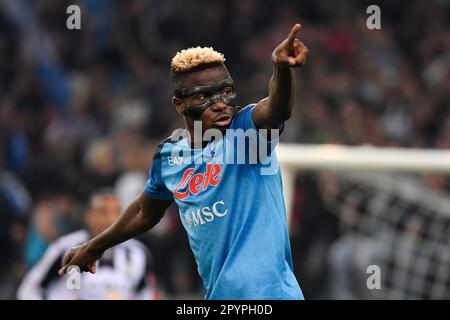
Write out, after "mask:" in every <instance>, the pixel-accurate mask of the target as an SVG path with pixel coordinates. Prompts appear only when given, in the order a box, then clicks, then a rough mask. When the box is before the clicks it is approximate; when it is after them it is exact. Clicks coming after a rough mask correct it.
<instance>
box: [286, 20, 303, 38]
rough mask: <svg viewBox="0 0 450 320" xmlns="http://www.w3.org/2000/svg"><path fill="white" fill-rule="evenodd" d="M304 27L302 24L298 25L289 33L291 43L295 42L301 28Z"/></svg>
mask: <svg viewBox="0 0 450 320" xmlns="http://www.w3.org/2000/svg"><path fill="white" fill-rule="evenodd" d="M301 27H302V25H301V24H300V23H296V24H295V25H294V26H293V27H292V29H291V31H290V32H289V36H288V41H289V42H294V39H295V36H296V35H297V32H298V31H299V30H300V28H301Z"/></svg>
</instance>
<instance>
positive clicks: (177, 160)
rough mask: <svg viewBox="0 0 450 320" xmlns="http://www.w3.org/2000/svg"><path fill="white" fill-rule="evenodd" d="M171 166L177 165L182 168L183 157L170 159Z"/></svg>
mask: <svg viewBox="0 0 450 320" xmlns="http://www.w3.org/2000/svg"><path fill="white" fill-rule="evenodd" d="M168 161H169V166H173V165H177V166H181V165H182V164H183V157H169V158H168Z"/></svg>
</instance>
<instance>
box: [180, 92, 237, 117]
mask: <svg viewBox="0 0 450 320" xmlns="http://www.w3.org/2000/svg"><path fill="white" fill-rule="evenodd" d="M219 101H222V102H223V103H225V104H226V105H228V106H231V107H233V108H234V107H235V105H236V94H233V95H231V96H229V97H222V95H221V94H220V93H217V94H215V95H214V96H212V97H211V98H209V99H208V101H206V102H205V103H203V104H198V105H195V106H191V105H186V109H185V110H184V112H183V114H184V115H185V116H188V117H191V118H192V119H194V120H195V119H200V117H201V116H202V113H203V112H204V111H205V110H206V109H208V108H209V107H210V106H211V105H213V104H214V103H216V102H219Z"/></svg>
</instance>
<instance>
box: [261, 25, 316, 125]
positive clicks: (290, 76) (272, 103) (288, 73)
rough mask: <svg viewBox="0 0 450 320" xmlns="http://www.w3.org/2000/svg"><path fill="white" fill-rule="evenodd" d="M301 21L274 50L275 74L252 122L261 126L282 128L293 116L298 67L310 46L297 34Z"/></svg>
mask: <svg viewBox="0 0 450 320" xmlns="http://www.w3.org/2000/svg"><path fill="white" fill-rule="evenodd" d="M300 28H301V25H300V24H298V23H297V24H296V25H294V26H293V27H292V29H291V31H290V32H289V35H288V37H287V38H286V39H285V40H283V42H281V43H280V44H279V45H278V46H277V47H276V48H275V50H274V51H273V53H272V64H273V74H272V78H271V79H270V82H269V96H268V97H267V98H265V99H263V100H261V101H260V102H258V104H257V105H256V107H255V109H254V110H253V122H254V123H255V125H256V127H257V128H258V129H279V128H281V127H282V125H283V123H284V122H285V121H286V120H288V119H289V118H290V117H291V113H292V108H293V107H294V104H295V86H296V81H295V70H294V68H297V67H301V66H303V65H304V64H305V62H306V58H307V56H308V52H309V50H308V48H307V47H306V46H305V45H304V44H303V42H301V41H300V40H298V39H297V38H296V35H297V32H298V31H299V30H300Z"/></svg>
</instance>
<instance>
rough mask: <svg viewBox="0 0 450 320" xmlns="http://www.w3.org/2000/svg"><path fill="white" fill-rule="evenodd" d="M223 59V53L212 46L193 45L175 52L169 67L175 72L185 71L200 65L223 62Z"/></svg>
mask: <svg viewBox="0 0 450 320" xmlns="http://www.w3.org/2000/svg"><path fill="white" fill-rule="evenodd" d="M224 61H225V57H224V55H223V54H222V53H220V52H217V51H215V50H214V49H213V48H212V47H195V48H188V49H184V50H181V51H179V52H177V54H176V55H175V57H173V59H172V63H171V67H172V70H173V71H175V72H187V71H190V70H192V69H194V68H196V67H198V66H200V65H204V64H211V63H224Z"/></svg>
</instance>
